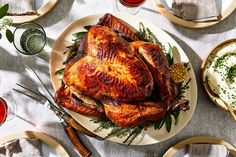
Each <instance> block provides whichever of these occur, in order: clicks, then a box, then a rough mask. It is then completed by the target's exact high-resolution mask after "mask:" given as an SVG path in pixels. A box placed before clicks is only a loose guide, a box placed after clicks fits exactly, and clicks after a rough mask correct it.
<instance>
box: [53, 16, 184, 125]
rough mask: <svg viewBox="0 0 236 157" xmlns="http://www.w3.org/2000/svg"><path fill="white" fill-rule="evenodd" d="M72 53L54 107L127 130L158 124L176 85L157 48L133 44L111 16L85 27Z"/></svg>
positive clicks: (128, 30)
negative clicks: (141, 125) (101, 118)
mask: <svg viewBox="0 0 236 157" xmlns="http://www.w3.org/2000/svg"><path fill="white" fill-rule="evenodd" d="M78 51H79V52H80V53H78V55H77V56H76V57H75V58H73V59H72V60H71V61H70V62H69V63H68V64H67V65H66V68H65V70H64V76H63V82H64V84H65V85H64V86H62V87H61V88H60V89H59V90H58V91H57V93H56V96H55V101H56V103H57V104H60V105H62V106H64V107H65V108H67V109H70V110H72V111H75V112H77V113H80V114H84V115H88V116H95V117H106V118H109V119H110V120H111V121H113V122H114V123H116V124H117V125H119V126H122V127H131V126H135V125H140V124H143V123H145V122H147V121H158V120H160V119H161V118H162V117H163V116H164V115H165V113H166V112H167V111H169V110H171V109H172V108H173V105H174V104H175V103H176V102H175V97H176V95H177V92H178V91H177V86H176V84H175V83H174V82H173V81H172V79H171V77H170V73H169V66H168V62H167V59H166V57H165V54H164V53H163V51H162V49H161V48H160V47H159V46H158V45H155V44H152V43H149V42H144V41H139V38H138V37H137V36H136V34H135V33H134V31H133V30H132V29H131V28H129V26H128V25H127V24H125V23H124V22H123V21H121V20H120V19H118V18H116V17H114V16H113V15H111V14H106V15H104V16H103V17H102V18H101V19H100V20H99V22H98V24H97V25H94V26H92V27H91V28H90V29H89V31H88V33H87V34H86V35H85V37H84V38H83V39H82V41H81V42H80V44H79V46H78ZM153 96H154V97H157V98H155V99H152V98H153ZM184 103H186V102H184Z"/></svg>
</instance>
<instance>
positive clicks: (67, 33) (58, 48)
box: [50, 13, 197, 145]
mask: <svg viewBox="0 0 236 157" xmlns="http://www.w3.org/2000/svg"><path fill="white" fill-rule="evenodd" d="M112 14H113V15H115V16H116V17H118V18H120V19H122V20H123V21H125V22H127V23H128V24H130V25H131V26H133V27H134V28H135V29H138V28H139V23H140V22H142V23H143V24H144V26H145V27H148V28H149V29H150V30H151V31H152V32H153V33H154V34H156V36H157V38H158V39H159V40H160V41H161V42H162V43H163V44H164V45H165V46H166V48H167V49H168V48H169V46H168V43H170V45H172V46H175V47H176V48H177V50H178V51H179V53H178V52H177V53H175V60H176V62H180V61H181V62H189V59H188V57H187V56H186V55H185V53H184V51H183V50H182V48H181V47H180V46H179V45H178V44H177V43H176V42H175V41H174V40H173V39H172V38H171V37H170V36H169V35H168V34H167V33H166V32H164V31H163V30H161V29H160V28H158V27H156V26H155V25H153V24H151V23H148V22H146V21H144V20H142V19H139V18H137V17H135V16H132V15H128V14H123V13H112ZM103 15H104V14H95V15H90V16H87V17H84V18H81V19H79V20H77V21H75V22H73V23H72V24H70V25H69V26H68V27H67V28H65V30H64V31H63V32H62V34H61V35H60V36H59V37H58V39H57V40H56V41H55V43H54V45H53V48H52V53H51V62H50V68H51V69H50V74H51V81H52V84H53V86H54V89H55V90H57V89H58V88H59V87H60V84H61V81H60V80H58V78H57V76H56V75H55V71H56V70H58V69H60V68H62V67H63V65H62V63H63V61H64V60H65V57H66V56H65V55H63V52H64V51H65V50H66V46H68V45H71V40H72V34H73V33H75V32H78V31H82V30H83V26H86V25H92V24H96V23H97V22H98V19H99V18H100V17H102V16H103ZM189 78H191V79H192V80H191V82H190V84H189V86H190V88H189V89H188V90H187V91H186V99H188V100H189V101H190V110H189V111H187V112H181V114H180V117H179V123H178V125H174V124H173V125H172V129H171V131H170V132H169V133H168V132H167V131H166V129H165V127H162V129H160V130H158V131H157V130H154V129H153V127H150V128H148V129H147V130H146V131H143V132H142V133H141V134H140V135H139V136H138V137H137V138H136V139H135V140H134V141H133V143H132V145H148V144H154V143H158V142H161V141H164V140H166V139H168V138H170V137H172V136H174V135H176V134H177V133H178V132H179V131H181V130H182V129H183V128H184V127H185V126H186V124H187V123H188V121H189V120H190V118H191V117H192V115H193V112H194V110H195V107H196V102H197V84H196V79H195V74H194V71H193V68H192V67H191V70H190V71H189V75H188V78H187V79H186V80H188V79H189ZM69 113H70V114H71V115H72V116H73V117H74V118H75V119H76V120H77V121H78V122H79V123H80V124H81V125H83V126H84V127H85V128H87V129H88V130H90V131H93V130H95V129H96V128H97V127H98V125H97V124H94V123H93V122H91V121H90V120H91V118H90V117H86V116H82V115H80V114H77V113H75V112H71V111H69ZM109 132H110V130H103V131H101V132H98V133H95V134H97V135H98V136H101V137H105V136H106V135H107V134H108V133H109ZM124 139H125V137H124V138H117V137H113V138H110V139H108V140H111V141H114V142H118V143H122V142H123V141H124Z"/></svg>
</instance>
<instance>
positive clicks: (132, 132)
mask: <svg viewBox="0 0 236 157" xmlns="http://www.w3.org/2000/svg"><path fill="white" fill-rule="evenodd" d="M91 121H92V122H94V123H96V124H99V126H98V128H96V129H95V130H94V132H99V131H101V130H102V129H109V128H111V129H112V130H111V132H110V133H109V134H108V135H107V136H106V137H105V139H108V138H111V137H124V136H127V137H126V139H125V140H124V141H123V143H126V144H128V145H130V144H131V143H132V142H133V140H134V139H135V138H136V137H137V136H138V135H139V134H140V133H141V132H142V130H143V129H145V128H146V127H145V126H134V127H131V128H123V127H120V126H117V125H116V124H115V123H113V122H112V121H111V120H109V119H103V118H97V119H92V120H91Z"/></svg>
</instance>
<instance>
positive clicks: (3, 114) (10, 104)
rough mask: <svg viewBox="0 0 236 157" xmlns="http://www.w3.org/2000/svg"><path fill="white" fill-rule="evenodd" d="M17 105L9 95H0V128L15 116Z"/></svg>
mask: <svg viewBox="0 0 236 157" xmlns="http://www.w3.org/2000/svg"><path fill="white" fill-rule="evenodd" d="M16 112H17V105H16V103H15V101H14V100H13V97H12V96H11V94H7V95H0V126H1V125H2V124H3V123H4V122H5V121H9V120H11V119H13V118H14V117H15V116H16Z"/></svg>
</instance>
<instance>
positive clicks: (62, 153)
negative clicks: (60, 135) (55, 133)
mask: <svg viewBox="0 0 236 157" xmlns="http://www.w3.org/2000/svg"><path fill="white" fill-rule="evenodd" d="M22 138H25V139H39V140H40V141H41V143H42V152H43V156H45V157H70V156H69V154H68V153H67V152H66V150H65V149H64V148H63V147H62V146H61V145H60V144H59V143H58V142H57V141H56V140H55V139H53V138H52V137H50V136H48V135H46V134H44V133H39V132H33V131H24V132H17V133H13V134H10V135H6V136H4V137H1V138H0V145H3V144H4V143H7V142H10V141H14V140H16V139H22Z"/></svg>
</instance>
